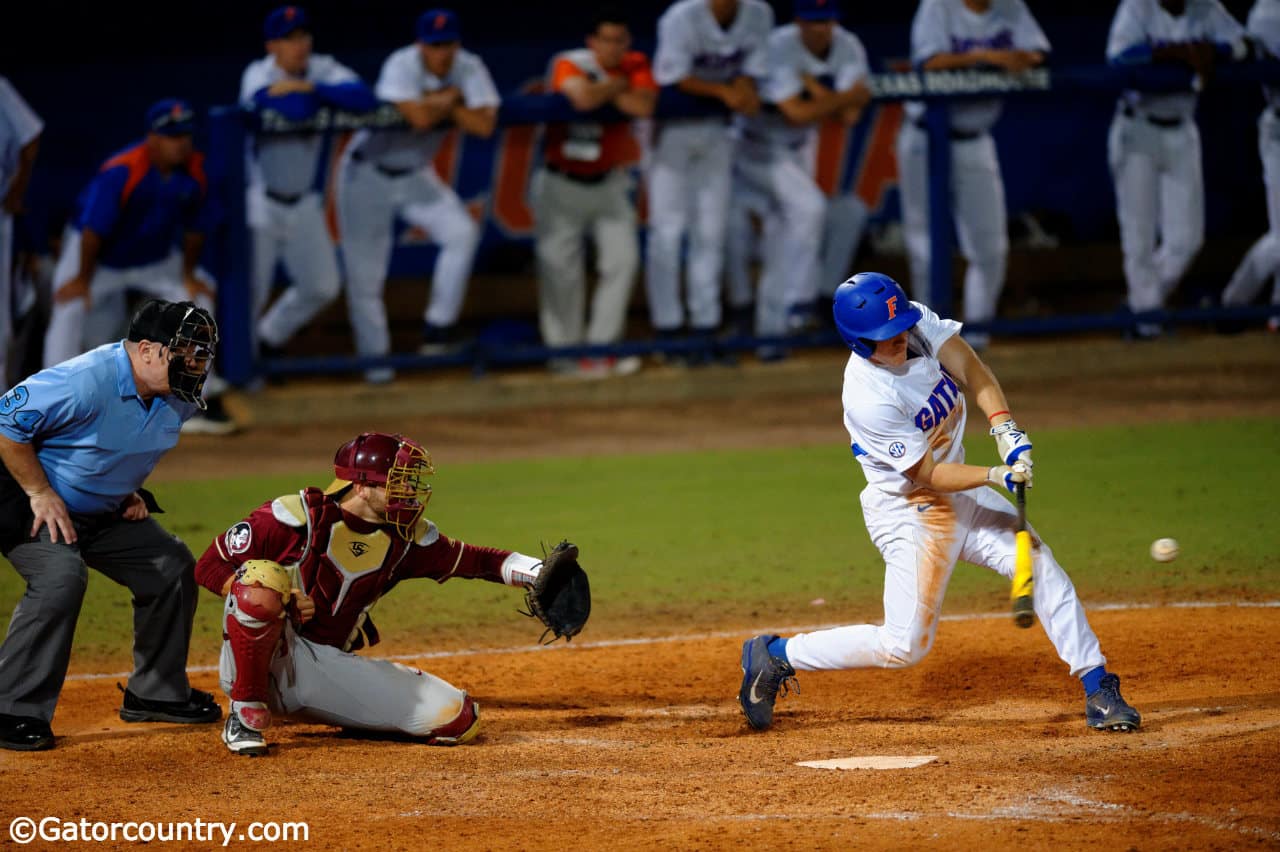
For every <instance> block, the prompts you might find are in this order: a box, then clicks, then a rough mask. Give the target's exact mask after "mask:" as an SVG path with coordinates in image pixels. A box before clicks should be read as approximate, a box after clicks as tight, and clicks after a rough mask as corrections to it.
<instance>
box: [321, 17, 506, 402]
mask: <svg viewBox="0 0 1280 852" xmlns="http://www.w3.org/2000/svg"><path fill="white" fill-rule="evenodd" d="M417 32H418V41H417V43H416V44H411V45H409V46H407V47H403V48H401V49H399V50H397V51H396V52H395V53H392V54H391V55H390V56H388V57H387V60H386V62H384V63H383V65H382V72H381V73H380V74H379V76H378V83H377V85H376V86H375V87H374V94H376V95H377V96H378V98H380V99H381V100H384V101H390V102H392V103H394V104H395V105H396V107H397V108H398V109H399V110H400V112H401V114H403V115H404V117H405V120H406V121H408V122H409V125H410V127H411V129H410V130H404V131H389V132H378V133H374V132H370V131H367V130H364V131H361V132H359V133H357V134H356V136H355V138H354V139H353V140H352V143H351V145H350V146H348V148H347V150H346V151H345V152H344V154H343V158H342V162H341V164H340V165H339V176H338V214H339V222H340V225H341V231H342V252H343V259H344V261H345V263H346V270H347V306H348V309H349V310H350V314H351V324H352V326H354V328H355V335H356V351H357V352H359V354H361V355H386V354H387V353H388V352H390V351H391V338H390V335H389V333H388V330H387V308H386V305H385V304H384V302H383V299H382V292H383V288H384V287H385V285H386V274H387V263H388V262H389V261H390V258H391V237H392V220H393V218H394V217H395V216H397V215H398V216H400V218H402V219H404V220H405V221H406V222H408V223H409V224H411V225H414V226H417V227H418V228H421V229H423V230H425V231H426V232H427V233H429V234H430V235H431V239H432V240H433V241H434V242H435V243H436V244H437V245H439V246H440V255H439V257H438V258H437V259H436V268H435V274H434V275H433V277H432V281H431V298H430V301H429V302H428V304H427V308H426V312H425V313H424V326H423V347H422V350H421V351H422V352H423V353H424V354H432V353H439V352H441V351H444V348H445V346H446V345H447V344H448V342H449V340H450V338H451V337H452V329H453V326H454V324H455V323H456V322H457V321H458V316H459V314H461V313H462V302H463V299H464V298H465V297H466V294H467V282H468V279H469V278H470V276H471V264H472V261H473V260H474V259H475V253H476V246H477V245H478V244H479V242H480V227H479V226H478V225H477V224H476V222H475V221H474V220H473V219H472V218H471V214H470V213H468V212H467V208H466V205H464V204H463V203H462V201H461V199H459V198H458V196H457V194H456V193H454V191H453V189H452V188H451V187H449V186H448V185H447V184H446V183H445V182H444V181H442V180H440V178H439V176H438V175H436V172H435V169H434V168H433V167H432V162H431V161H432V158H433V157H434V156H435V154H436V151H437V149H438V148H439V147H440V143H441V142H442V141H443V140H444V137H445V134H446V133H447V132H448V130H449V126H448V125H451V126H453V127H457V128H458V129H459V130H461V131H462V132H464V133H468V134H471V135H473V136H480V137H488V136H491V135H492V134H493V131H494V128H495V127H496V125H497V118H498V104H499V102H500V98H499V97H498V90H497V89H496V88H495V87H494V85H493V78H492V77H491V76H490V75H489V69H488V68H486V67H485V64H484V62H483V61H482V60H481V59H480V57H479V56H476V55H475V54H474V53H470V52H468V51H466V50H463V49H461V47H460V46H459V41H460V38H461V34H460V33H461V31H460V29H459V27H458V17H457V15H455V14H454V13H453V12H451V11H449V10H447V9H436V10H432V11H429V12H426V13H424V14H423V15H422V17H420V18H419V19H418V25H417ZM365 377H366V379H368V380H369V381H372V382H384V381H390V380H391V378H392V377H393V374H392V372H391V371H390V370H388V369H381V370H371V371H369V372H367V373H366V374H365Z"/></svg>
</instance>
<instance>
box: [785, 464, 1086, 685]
mask: <svg viewBox="0 0 1280 852" xmlns="http://www.w3.org/2000/svg"><path fill="white" fill-rule="evenodd" d="M862 514H863V517H864V518H865V520H866V524H867V531H868V532H869V533H870V535H871V540H872V542H873V543H874V544H875V546H876V547H877V548H878V549H879V550H880V553H881V555H883V556H884V561H885V580H884V624H883V625H874V624H861V625H855V626H849V627H836V628H833V629H830V630H819V631H816V632H814V633H801V634H798V635H797V636H795V637H793V638H791V639H789V640H788V641H787V658H788V659H789V660H790V661H791V664H792V665H793V666H795V668H797V669H802V670H818V669H856V668H871V667H879V668H886V669H900V668H906V667H908V666H911V665H914V664H916V663H918V662H920V661H921V660H922V659H924V657H925V655H926V654H928V653H929V649H930V648H932V647H933V640H934V636H935V635H936V634H937V631H938V618H939V616H940V615H941V613H942V599H943V596H944V595H945V594H946V591H947V583H948V582H949V581H950V579H951V572H952V570H953V569H954V568H955V565H956V560H958V559H963V560H964V561H966V562H972V563H974V564H976V565H983V566H986V567H987V568H990V569H991V570H992V571H995V572H996V573H997V574H999V575H1001V576H1002V577H1004V578H1006V579H1008V580H1012V579H1013V568H1014V535H1015V533H1016V532H1017V528H1018V527H1017V523H1018V515H1017V512H1016V510H1015V509H1014V507H1013V505H1012V504H1011V503H1010V502H1009V501H1008V500H1006V499H1005V498H1004V497H1002V496H1001V495H999V494H997V493H995V492H994V491H993V490H991V489H989V488H987V487H985V486H984V487H982V488H975V489H973V490H971V491H962V492H960V493H957V494H936V493H934V492H932V491H926V490H923V489H922V490H919V491H916V492H914V493H913V494H911V495H910V496H908V497H905V498H904V497H901V496H899V495H894V494H887V493H885V492H883V491H880V490H878V489H874V488H871V487H867V488H866V489H864V490H863V492H862ZM1031 536H1032V541H1033V547H1032V560H1033V564H1034V576H1035V586H1034V603H1035V610H1036V616H1037V618H1039V620H1040V624H1041V625H1042V626H1043V627H1044V631H1045V633H1046V634H1047V635H1048V636H1049V641H1050V642H1052V643H1053V647H1054V648H1055V649H1057V652H1058V656H1059V657H1061V658H1062V661H1063V662H1065V663H1066V664H1067V666H1068V667H1069V668H1070V670H1071V674H1072V675H1074V676H1076V677H1079V676H1080V675H1082V674H1084V673H1085V672H1087V671H1089V670H1090V669H1092V668H1095V667H1097V666H1100V665H1103V664H1105V663H1106V658H1105V657H1104V656H1103V655H1102V651H1101V649H1100V648H1099V647H1098V639H1097V637H1096V636H1095V635H1094V633H1093V630H1092V629H1091V628H1090V627H1089V620H1088V618H1087V617H1086V616H1085V612H1084V607H1083V606H1081V605H1080V600H1079V599H1078V598H1077V597H1076V590H1075V587H1074V586H1072V584H1071V580H1070V578H1068V577H1067V575H1066V572H1065V571H1063V570H1062V566H1060V565H1059V564H1058V562H1057V560H1056V559H1054V557H1053V551H1051V550H1050V549H1049V546H1048V545H1046V544H1044V542H1042V541H1041V540H1040V536H1039V535H1038V534H1037V533H1036V532H1035V531H1034V530H1032V531H1031Z"/></svg>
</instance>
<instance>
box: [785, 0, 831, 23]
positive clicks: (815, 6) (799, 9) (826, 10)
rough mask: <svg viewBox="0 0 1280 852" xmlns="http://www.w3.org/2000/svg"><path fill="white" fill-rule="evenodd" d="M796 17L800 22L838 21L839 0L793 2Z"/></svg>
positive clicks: (797, 0)
mask: <svg viewBox="0 0 1280 852" xmlns="http://www.w3.org/2000/svg"><path fill="white" fill-rule="evenodd" d="M795 8H796V17H797V18H799V19H800V20H802V21H836V20H839V19H840V0H795Z"/></svg>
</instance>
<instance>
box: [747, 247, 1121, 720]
mask: <svg viewBox="0 0 1280 852" xmlns="http://www.w3.org/2000/svg"><path fill="white" fill-rule="evenodd" d="M834 315H835V323H836V328H837V329H838V330H839V332H840V335H841V337H843V338H844V340H845V343H847V344H848V346H849V347H850V348H851V349H852V350H853V354H852V355H851V356H850V357H849V362H848V365H847V366H846V367H845V372H844V391H843V398H842V402H843V405H844V425H845V428H846V429H847V430H848V432H849V437H850V441H851V446H852V450H853V455H854V458H855V459H857V461H858V463H859V464H861V465H862V472H863V474H864V475H865V476H866V479H867V487H866V488H865V489H864V490H863V492H862V513H863V517H864V518H865V520H866V525H867V532H868V533H870V535H871V540H872V542H873V543H874V544H875V546H876V547H877V549H879V551H880V553H881V555H882V556H883V557H884V560H885V585H884V624H883V625H872V624H864V625H857V626H849V627H837V628H834V629H830V630H819V631H815V632H813V633H801V634H798V635H796V636H793V637H791V638H790V639H781V638H779V637H777V636H757V637H756V638H754V639H750V640H748V641H747V642H746V643H744V644H743V647H742V669H743V680H742V688H741V691H740V693H739V701H740V703H741V704H742V709H743V712H744V713H746V716H747V721H748V723H750V725H751V727H753V728H757V729H762V728H767V727H769V725H770V724H771V723H772V721H773V705H774V700H775V698H776V697H777V694H778V691H779V689H783V688H785V686H786V685H787V684H789V682H791V680H792V679H793V678H794V676H795V672H796V670H797V669H801V670H807V671H813V670H819V669H853V668H869V667H879V668H886V669H901V668H906V667H908V666H912V665H915V664H916V663H918V662H920V661H921V660H922V659H924V657H925V655H926V654H928V653H929V649H930V648H931V647H932V646H933V639H934V636H935V634H936V633H937V629H938V618H939V615H940V614H941V610H942V599H943V596H944V595H945V593H946V589H947V582H948V581H949V580H950V579H951V572H952V569H954V568H955V564H956V561H957V560H958V559H963V560H965V561H966V562H972V563H974V564H977V565H984V566H986V567H988V568H990V569H991V570H993V571H995V572H997V573H999V574H1001V575H1002V576H1004V577H1005V578H1006V579H1008V578H1011V577H1012V576H1013V570H1014V534H1015V532H1016V531H1017V529H1018V521H1017V512H1016V511H1015V510H1014V507H1013V506H1012V505H1011V503H1010V502H1009V501H1008V500H1006V499H1004V498H1003V497H1001V496H1000V495H998V494H996V493H995V492H994V491H991V490H989V489H988V488H987V487H986V486H994V487H996V488H1007V489H1009V490H1010V491H1012V490H1013V489H1014V487H1015V485H1016V484H1017V483H1025V484H1026V485H1027V486H1030V485H1031V481H1032V459H1031V448H1032V445H1031V441H1030V439H1029V438H1028V437H1027V433H1026V432H1025V431H1023V430H1022V429H1020V428H1019V427H1018V425H1017V424H1016V423H1015V422H1014V420H1013V418H1012V416H1011V415H1010V413H1009V405H1008V403H1007V402H1006V400H1005V396H1004V392H1003V391H1002V390H1001V388H1000V384H999V382H998V381H997V380H996V377H995V376H994V375H993V374H992V373H991V370H990V369H989V368H988V367H987V365H986V364H985V363H983V361H982V360H981V359H980V358H979V357H978V356H977V355H976V354H975V353H974V351H973V349H972V348H971V347H970V346H969V344H967V343H966V342H965V341H964V340H962V339H961V338H960V337H959V332H960V327H961V326H960V323H958V322H955V321H953V320H944V319H941V318H939V317H938V315H937V314H935V313H934V312H933V311H931V310H929V308H927V307H925V306H924V305H922V304H920V303H918V302H911V301H908V299H907V295H906V293H904V292H903V290H902V288H901V287H899V286H898V284H897V283H896V282H895V281H894V280H893V279H891V278H889V277H888V276H886V275H881V274H879V273H876V272H863V273H859V274H858V275H855V276H853V277H852V278H850V279H849V280H848V281H846V282H845V283H843V284H841V285H840V287H839V288H838V289H837V290H836V298H835V308H834ZM965 391H968V392H969V393H970V394H972V396H973V400H974V401H975V402H976V403H977V405H978V407H979V408H981V409H982V412H983V414H984V415H985V416H986V417H987V419H988V421H989V422H990V423H991V434H992V436H993V437H994V438H995V441H996V449H997V452H998V454H999V458H1000V463H999V464H997V465H994V466H992V467H984V466H978V465H971V464H965V462H964V445H963V443H962V439H963V437H964V426H965V418H966V416H967V411H966V402H965ZM1031 535H1032V538H1033V542H1034V544H1033V560H1034V566H1035V568H1034V570H1035V595H1034V601H1035V611H1036V615H1037V616H1038V617H1039V619H1040V623H1041V624H1043V625H1044V629H1045V633H1047V634H1048V636H1049V640H1050V641H1051V642H1052V643H1053V646H1054V648H1055V649H1056V650H1057V652H1058V656H1060V657H1061V658H1062V660H1063V662H1065V663H1066V664H1067V666H1068V667H1069V668H1070V670H1071V674H1072V675H1074V676H1076V677H1078V678H1080V679H1081V682H1082V683H1083V684H1084V691H1085V695H1086V696H1087V699H1086V720H1087V722H1088V724H1089V726H1090V727H1092V728H1097V729H1102V730H1133V729H1136V728H1137V727H1138V725H1139V724H1140V721H1141V718H1140V716H1139V714H1138V712H1137V711H1136V710H1134V709H1133V708H1132V707H1130V706H1129V705H1128V704H1126V703H1125V701H1124V699H1123V698H1121V696H1120V679H1119V678H1118V677H1116V676H1115V675H1112V674H1108V673H1107V671H1106V668H1105V663H1106V658H1105V657H1103V655H1102V651H1101V650H1100V648H1099V647H1098V640H1097V637H1095V636H1094V633H1093V630H1092V629H1090V627H1089V622H1088V619H1087V618H1086V617H1085V613H1084V608H1083V607H1082V606H1081V605H1080V601H1079V599H1078V598H1077V597H1076V592H1075V588H1074V587H1073V586H1072V585H1071V581H1070V579H1068V578H1067V575H1066V573H1065V572H1064V571H1063V570H1062V567H1061V566H1060V565H1059V564H1058V562H1057V560H1056V559H1055V558H1054V556H1053V552H1052V551H1051V550H1050V549H1049V546H1048V545H1046V544H1045V543H1044V542H1042V541H1040V539H1039V535H1038V534H1037V533H1036V532H1035V531H1034V530H1032V531H1031Z"/></svg>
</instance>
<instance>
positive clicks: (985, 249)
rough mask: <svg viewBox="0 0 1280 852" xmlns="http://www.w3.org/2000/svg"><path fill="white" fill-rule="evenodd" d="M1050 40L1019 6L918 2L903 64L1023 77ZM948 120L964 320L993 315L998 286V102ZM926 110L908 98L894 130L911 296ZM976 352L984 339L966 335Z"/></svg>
mask: <svg viewBox="0 0 1280 852" xmlns="http://www.w3.org/2000/svg"><path fill="white" fill-rule="evenodd" d="M1048 51H1049V40H1048V39H1047V38H1045V35H1044V32H1043V31H1042V30H1041V29H1040V25H1039V24H1037V23H1036V20H1035V18H1033V17H1032V16H1031V12H1030V11H1029V10H1028V9H1027V6H1026V4H1025V3H1024V2H1023V0H923V1H922V2H921V4H920V9H919V10H918V11H917V12H916V16H915V19H914V20H913V21H912V24H911V62H912V64H913V65H914V66H915V67H916V68H920V69H923V70H926V71H943V70H949V69H955V68H974V67H984V66H985V67H994V68H999V69H1002V70H1005V71H1012V72H1019V71H1025V70H1027V69H1028V68H1032V67H1034V66H1036V65H1039V64H1041V63H1042V62H1043V61H1044V58H1045V54H1046V53H1048ZM948 108H949V111H950V117H951V203H952V207H953V214H954V219H955V223H956V236H957V237H958V238H959V242H960V251H961V253H962V254H963V255H964V258H965V260H966V261H967V262H968V268H967V269H966V270H965V276H964V317H965V321H966V322H971V323H978V322H987V321H989V320H991V319H993V318H994V317H995V315H996V305H997V304H998V303H999V301H1000V292H1001V291H1002V290H1003V289H1004V274H1005V265H1006V263H1007V261H1008V257H1009V233H1008V225H1007V213H1006V211H1005V206H1004V181H1003V180H1002V179H1001V177H1000V162H999V160H998V159H997V158H996V145H995V141H994V140H992V138H991V127H992V125H994V124H995V123H996V120H997V119H999V118H1000V112H1001V109H1002V103H1001V101H1000V100H999V99H997V98H988V99H982V100H972V101H970V100H965V101H956V102H953V103H951V104H949V107H948ZM924 112H925V105H924V103H923V102H921V101H910V102H908V103H907V105H906V120H905V121H904V122H903V125H902V130H901V131H899V133H898V142H897V154H898V179H899V186H900V188H901V190H902V229H903V237H904V239H905V241H906V245H907V259H908V261H909V262H910V266H911V286H912V290H913V291H914V293H915V295H916V298H917V299H920V300H922V301H923V300H925V298H926V296H927V295H928V292H929V262H930V259H929V256H930V249H931V243H930V241H929V170H928V165H929V137H928V134H927V133H926V132H925V129H924ZM966 339H967V340H968V341H969V342H970V343H971V344H972V345H973V346H974V347H976V348H978V349H982V348H983V347H985V346H986V345H987V343H988V342H989V336H988V335H986V334H976V333H966Z"/></svg>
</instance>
